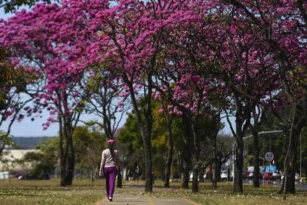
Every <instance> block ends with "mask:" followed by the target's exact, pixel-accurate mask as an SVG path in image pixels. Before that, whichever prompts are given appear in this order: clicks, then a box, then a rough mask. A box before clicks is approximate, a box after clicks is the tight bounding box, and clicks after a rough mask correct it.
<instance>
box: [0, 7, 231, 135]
mask: <svg viewBox="0 0 307 205" xmlns="http://www.w3.org/2000/svg"><path fill="white" fill-rule="evenodd" d="M10 16H12V14H5V13H4V11H3V8H0V18H3V19H6V18H8V17H10ZM47 118H48V113H47V112H46V113H44V114H43V117H42V118H35V120H34V121H31V119H30V118H25V119H24V120H23V121H21V122H16V123H15V124H14V125H13V126H12V128H11V135H13V136H25V137H27V136H38V137H39V136H56V135H57V134H58V130H59V129H58V124H57V123H55V124H51V126H50V127H49V128H48V129H47V130H43V126H42V124H43V123H45V122H46V120H47ZM81 120H83V121H89V120H99V119H98V117H97V116H95V115H83V116H82V117H81ZM124 120H125V119H123V122H122V123H121V124H123V123H124ZM223 122H225V121H224V119H223ZM8 124H9V122H6V123H4V124H3V125H2V126H1V127H0V130H3V131H6V130H7V127H8ZM225 124H226V126H225V128H224V130H223V132H224V133H226V134H228V133H230V129H229V126H228V124H227V123H225Z"/></svg>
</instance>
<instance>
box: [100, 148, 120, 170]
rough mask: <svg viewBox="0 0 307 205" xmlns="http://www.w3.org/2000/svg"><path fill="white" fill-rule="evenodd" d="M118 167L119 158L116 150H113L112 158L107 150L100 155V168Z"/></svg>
mask: <svg viewBox="0 0 307 205" xmlns="http://www.w3.org/2000/svg"><path fill="white" fill-rule="evenodd" d="M118 166H119V156H118V152H117V150H114V157H112V155H111V151H110V150H109V149H105V150H103V151H102V154H101V163H100V167H101V168H103V167H118Z"/></svg>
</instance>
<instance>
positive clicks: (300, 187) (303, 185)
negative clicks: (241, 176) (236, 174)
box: [244, 180, 307, 190]
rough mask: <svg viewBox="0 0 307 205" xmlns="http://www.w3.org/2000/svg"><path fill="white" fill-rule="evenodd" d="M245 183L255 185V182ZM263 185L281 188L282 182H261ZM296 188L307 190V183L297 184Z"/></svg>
mask: <svg viewBox="0 0 307 205" xmlns="http://www.w3.org/2000/svg"><path fill="white" fill-rule="evenodd" d="M244 183H248V184H253V180H244ZM261 183H262V184H267V185H273V186H281V182H280V181H272V180H261ZM295 187H296V188H299V189H301V190H307V183H300V182H295Z"/></svg>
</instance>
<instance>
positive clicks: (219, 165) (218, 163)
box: [215, 160, 222, 182]
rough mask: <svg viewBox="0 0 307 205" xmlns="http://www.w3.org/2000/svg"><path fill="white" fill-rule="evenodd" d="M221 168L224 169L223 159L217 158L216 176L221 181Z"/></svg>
mask: <svg viewBox="0 0 307 205" xmlns="http://www.w3.org/2000/svg"><path fill="white" fill-rule="evenodd" d="M221 169H222V162H221V160H217V161H216V168H215V170H216V171H215V173H216V174H215V177H216V181H217V182H220V181H221Z"/></svg>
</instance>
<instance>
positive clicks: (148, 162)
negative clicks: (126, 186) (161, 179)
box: [143, 133, 153, 192]
mask: <svg viewBox="0 0 307 205" xmlns="http://www.w3.org/2000/svg"><path fill="white" fill-rule="evenodd" d="M146 134H147V135H150V133H146ZM143 142H144V154H145V192H152V185H153V172H152V153H151V136H146V137H143Z"/></svg>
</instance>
